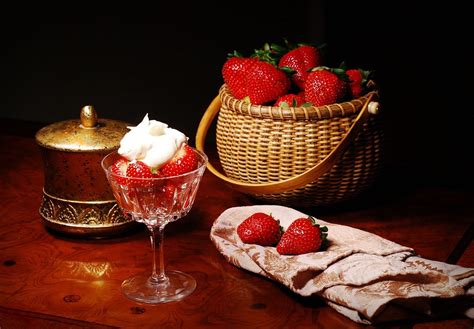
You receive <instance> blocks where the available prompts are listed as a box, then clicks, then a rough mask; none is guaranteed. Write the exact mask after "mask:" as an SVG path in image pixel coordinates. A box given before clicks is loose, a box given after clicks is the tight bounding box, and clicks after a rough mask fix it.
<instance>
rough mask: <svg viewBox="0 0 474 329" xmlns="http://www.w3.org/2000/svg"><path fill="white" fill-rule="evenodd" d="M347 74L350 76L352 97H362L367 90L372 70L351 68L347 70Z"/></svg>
mask: <svg viewBox="0 0 474 329" xmlns="http://www.w3.org/2000/svg"><path fill="white" fill-rule="evenodd" d="M346 74H347V75H348V77H349V81H350V82H349V87H350V91H351V96H352V98H358V97H360V96H361V95H362V93H363V92H364V90H365V87H366V84H367V81H368V79H369V75H370V74H371V72H370V71H365V70H361V69H350V70H347V71H346Z"/></svg>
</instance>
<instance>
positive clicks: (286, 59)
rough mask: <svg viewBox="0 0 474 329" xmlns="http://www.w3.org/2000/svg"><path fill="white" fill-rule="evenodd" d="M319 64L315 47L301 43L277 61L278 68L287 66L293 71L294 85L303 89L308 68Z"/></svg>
mask: <svg viewBox="0 0 474 329" xmlns="http://www.w3.org/2000/svg"><path fill="white" fill-rule="evenodd" d="M320 65H321V56H320V54H319V50H318V48H316V47H313V46H310V45H304V44H301V45H299V46H297V47H296V48H294V49H292V50H290V51H288V52H287V53H286V54H284V55H283V56H282V57H281V58H280V61H279V63H278V66H279V67H280V68H283V67H287V68H290V69H292V70H293V71H294V74H293V75H292V76H291V78H292V80H293V82H294V83H295V85H297V86H298V87H299V88H300V89H304V82H305V81H306V77H307V76H308V74H309V73H308V70H309V69H311V68H313V67H317V66H320Z"/></svg>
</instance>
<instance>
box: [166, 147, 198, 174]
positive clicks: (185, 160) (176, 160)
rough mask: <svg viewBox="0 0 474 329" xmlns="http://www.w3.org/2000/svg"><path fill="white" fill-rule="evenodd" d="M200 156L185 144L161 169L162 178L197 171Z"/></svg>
mask: <svg viewBox="0 0 474 329" xmlns="http://www.w3.org/2000/svg"><path fill="white" fill-rule="evenodd" d="M198 165H199V156H198V155H197V154H196V152H195V151H194V149H192V148H191V147H190V146H189V145H188V144H183V145H182V146H181V148H180V149H179V150H178V152H177V153H176V154H175V156H174V157H173V158H172V159H171V160H170V161H168V162H167V163H165V164H164V165H163V166H162V167H161V169H160V173H161V174H160V176H161V177H168V176H178V175H182V174H185V173H187V172H190V171H193V170H195V169H197V167H198Z"/></svg>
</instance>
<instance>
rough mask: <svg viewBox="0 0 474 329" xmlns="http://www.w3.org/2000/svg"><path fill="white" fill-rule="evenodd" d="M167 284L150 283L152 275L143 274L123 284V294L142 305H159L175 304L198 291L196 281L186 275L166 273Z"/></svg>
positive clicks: (172, 272) (173, 272)
mask: <svg viewBox="0 0 474 329" xmlns="http://www.w3.org/2000/svg"><path fill="white" fill-rule="evenodd" d="M166 276H167V277H168V279H169V281H168V283H167V284H152V283H150V281H149V279H150V273H142V274H138V275H136V276H133V277H131V278H128V279H127V280H125V281H123V283H122V293H123V294H124V295H125V296H126V297H127V298H129V299H131V300H134V301H136V302H140V303H147V304H158V303H167V302H174V301H178V300H181V299H183V298H184V297H186V296H188V295H190V294H191V293H192V292H193V291H194V289H196V280H194V278H193V277H192V276H190V275H188V274H186V273H183V272H179V271H166Z"/></svg>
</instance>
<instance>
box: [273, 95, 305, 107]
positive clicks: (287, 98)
mask: <svg viewBox="0 0 474 329" xmlns="http://www.w3.org/2000/svg"><path fill="white" fill-rule="evenodd" d="M302 95H304V94H301V95H300V94H298V95H295V94H286V95H283V96H280V97H279V98H278V99H277V100H276V102H275V104H274V106H282V107H297V106H301V105H303V104H304V96H302Z"/></svg>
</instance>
